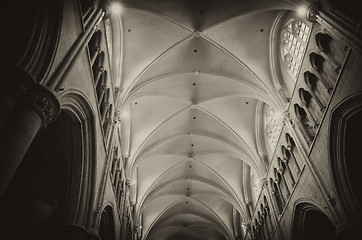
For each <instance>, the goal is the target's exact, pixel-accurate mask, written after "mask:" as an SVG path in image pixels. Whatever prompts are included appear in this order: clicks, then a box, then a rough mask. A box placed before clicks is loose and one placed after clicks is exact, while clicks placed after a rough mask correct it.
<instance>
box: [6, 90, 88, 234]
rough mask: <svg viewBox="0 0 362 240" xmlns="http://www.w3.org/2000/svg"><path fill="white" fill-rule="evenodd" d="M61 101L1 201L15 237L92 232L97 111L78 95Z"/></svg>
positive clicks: (26, 155) (7, 229)
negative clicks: (55, 116)
mask: <svg viewBox="0 0 362 240" xmlns="http://www.w3.org/2000/svg"><path fill="white" fill-rule="evenodd" d="M60 100H61V102H62V107H61V108H62V110H61V113H60V115H59V117H58V118H57V120H56V121H54V122H53V123H51V124H49V125H48V127H47V128H46V129H44V130H43V131H42V132H40V133H39V134H38V135H37V136H36V137H35V138H34V140H33V142H32V143H31V145H30V147H29V149H28V151H27V153H26V154H25V156H24V158H23V160H22V162H21V164H20V166H19V168H18V169H17V172H16V173H15V175H14V177H13V179H12V181H11V183H10V185H9V186H8V188H7V190H6V193H5V195H4V198H2V201H1V205H2V207H6V208H7V209H8V211H7V213H5V214H3V215H2V216H1V221H2V222H3V221H4V222H6V224H7V225H6V226H4V225H3V224H1V225H2V227H4V228H5V233H4V234H5V235H6V234H7V233H9V234H11V235H10V236H14V239H21V238H30V239H61V238H63V237H64V238H68V237H70V236H72V235H74V234H75V233H74V232H75V231H81V232H83V233H86V234H88V232H87V230H85V229H86V228H87V227H88V226H89V221H90V218H91V217H92V216H91V212H92V211H91V205H92V202H93V199H94V196H93V193H95V191H94V189H93V187H94V185H95V184H94V174H93V172H94V161H92V159H93V157H92V154H93V151H94V150H93V148H92V147H93V146H94V143H93V141H94V139H93V136H92V132H93V128H94V127H93V125H94V124H93V113H92V111H91V110H90V108H89V106H90V105H88V104H87V102H86V101H85V100H84V99H83V98H82V97H81V95H79V94H75V93H67V94H64V95H63V96H60ZM19 226H22V231H17V229H18V227H19ZM67 226H74V227H67ZM76 226H82V227H83V228H80V227H76Z"/></svg>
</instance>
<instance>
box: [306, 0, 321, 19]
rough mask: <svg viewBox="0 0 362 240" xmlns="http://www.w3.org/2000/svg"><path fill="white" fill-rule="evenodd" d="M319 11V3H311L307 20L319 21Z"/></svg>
mask: <svg viewBox="0 0 362 240" xmlns="http://www.w3.org/2000/svg"><path fill="white" fill-rule="evenodd" d="M318 12H319V4H318V3H317V2H313V3H311V4H310V5H309V6H308V8H307V20H308V21H310V22H313V23H315V22H316V21H317V14H318Z"/></svg>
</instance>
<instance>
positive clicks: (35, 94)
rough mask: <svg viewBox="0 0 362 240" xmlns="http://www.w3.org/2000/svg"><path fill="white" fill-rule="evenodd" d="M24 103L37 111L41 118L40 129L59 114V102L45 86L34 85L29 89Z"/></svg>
mask: <svg viewBox="0 0 362 240" xmlns="http://www.w3.org/2000/svg"><path fill="white" fill-rule="evenodd" d="M24 104H25V105H27V106H29V107H31V108H32V109H34V110H35V111H36V112H38V114H39V116H40V119H41V129H44V128H45V127H46V126H47V125H48V124H49V123H51V122H53V121H54V120H55V119H56V118H57V117H58V116H59V114H60V104H59V101H58V99H57V98H56V96H55V95H54V94H53V93H52V92H51V91H50V90H49V89H47V88H46V87H44V86H42V85H38V84H37V85H35V86H34V87H33V88H32V89H29V91H28V92H27V94H26V96H25V98H24Z"/></svg>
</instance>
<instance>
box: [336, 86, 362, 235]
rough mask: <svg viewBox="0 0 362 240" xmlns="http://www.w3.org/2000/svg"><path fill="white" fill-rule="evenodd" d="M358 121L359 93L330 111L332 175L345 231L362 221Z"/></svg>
mask: <svg viewBox="0 0 362 240" xmlns="http://www.w3.org/2000/svg"><path fill="white" fill-rule="evenodd" d="M361 122H362V94H361V93H359V94H358V95H354V96H351V97H349V98H347V99H346V100H344V101H342V102H341V103H340V104H339V105H338V106H336V108H334V109H333V110H332V115H331V124H330V136H331V137H330V143H329V144H330V166H331V172H332V177H333V181H334V186H335V188H336V191H337V195H338V199H339V201H340V203H341V205H342V208H343V211H344V212H345V214H346V216H347V219H348V220H347V221H348V222H349V223H348V225H349V226H348V227H347V228H350V227H351V228H352V229H353V228H354V227H356V226H360V225H361V221H362V191H361V187H360V172H361V167H360V166H361V164H360V161H359V160H360V144H359V141H358V139H359V138H360V137H361V135H362V126H361ZM357 229H358V227H357V228H356V229H355V230H357ZM347 231H350V230H347ZM351 231H352V232H353V231H354V230H351ZM350 234H352V233H350Z"/></svg>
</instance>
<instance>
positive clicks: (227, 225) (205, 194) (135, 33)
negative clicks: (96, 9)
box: [111, 0, 298, 240]
mask: <svg viewBox="0 0 362 240" xmlns="http://www.w3.org/2000/svg"><path fill="white" fill-rule="evenodd" d="M297 2H298V1H283V0H279V1H276V0H275V1H270V0H257V1H254V0H249V1H248V0H243V1H240V0H225V1H206V0H199V1H191V0H190V1H161V0H149V1H141V0H133V1H120V3H121V5H122V12H121V14H120V15H119V16H117V17H116V16H112V19H111V21H113V25H116V26H117V27H116V28H115V27H114V28H113V29H114V31H113V35H114V36H113V40H115V39H116V40H117V41H120V43H118V42H117V44H116V43H114V42H113V44H116V45H117V46H118V47H117V48H114V49H117V51H120V52H121V53H117V54H113V55H114V56H117V58H119V59H118V60H116V62H119V63H121V64H120V65H121V66H120V69H119V72H118V74H115V75H117V76H118V75H119V79H118V80H116V81H115V82H116V83H119V84H118V85H117V86H116V87H117V88H118V89H119V92H120V100H119V102H118V109H119V110H120V111H121V115H122V122H121V133H122V153H123V155H124V156H125V157H126V158H127V161H126V162H127V169H128V173H129V175H128V176H127V178H128V179H130V181H131V184H132V186H131V189H132V196H131V199H132V201H133V202H134V204H135V205H134V206H135V210H134V211H135V215H136V222H137V224H138V226H142V228H140V229H141V231H142V237H143V239H146V238H147V239H151V240H152V239H165V240H177V239H205V240H206V239H209V240H210V239H211V240H217V239H233V238H234V233H235V229H234V224H233V221H234V215H235V214H234V213H235V211H236V212H237V213H238V215H237V216H240V218H241V219H240V221H241V222H247V221H248V220H249V218H250V215H249V214H250V213H249V209H248V207H247V204H249V203H250V202H252V201H253V199H255V196H254V195H253V193H252V192H253V189H251V179H250V178H251V174H253V175H255V177H256V178H258V179H261V178H263V176H264V174H265V171H266V165H265V162H264V161H263V160H262V158H261V157H260V155H261V154H262V153H261V152H260V151H261V150H260V146H259V145H260V142H264V141H265V140H264V139H263V138H261V136H264V135H263V134H261V133H260V129H259V128H260V119H261V117H260V112H259V110H258V109H259V106H260V103H266V104H268V105H270V106H271V107H272V108H274V109H276V110H278V111H283V104H284V103H283V100H282V99H281V98H280V95H278V94H277V90H278V89H277V87H276V85H277V84H276V83H275V82H274V80H273V79H275V77H274V76H275V72H274V71H275V69H274V65H273V67H272V66H271V64H270V62H271V60H270V59H271V52H272V50H271V46H272V44H273V36H272V34H271V32H272V29H273V28H274V27H275V26H274V24H275V22H276V19H277V18H278V16H279V15H280V13H281V12H283V11H286V10H293V9H295V8H296V7H297ZM115 22H116V23H117V24H115ZM115 29H117V31H115ZM258 129H259V130H258Z"/></svg>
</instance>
